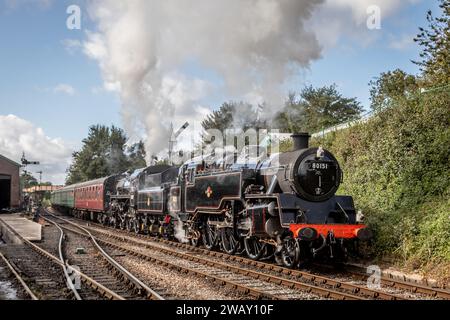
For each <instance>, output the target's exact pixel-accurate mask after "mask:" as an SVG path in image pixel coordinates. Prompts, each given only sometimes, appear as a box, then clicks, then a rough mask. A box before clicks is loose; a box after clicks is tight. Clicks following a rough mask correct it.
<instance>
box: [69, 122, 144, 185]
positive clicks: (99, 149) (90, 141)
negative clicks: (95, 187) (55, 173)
mask: <svg viewBox="0 0 450 320" xmlns="http://www.w3.org/2000/svg"><path fill="white" fill-rule="evenodd" d="M126 142H127V137H126V135H125V133H124V132H123V130H122V129H120V128H117V127H115V126H112V127H111V128H109V127H106V126H101V125H96V126H91V127H90V128H89V134H88V137H87V138H86V139H84V140H83V147H82V149H81V150H80V151H78V152H75V153H74V154H73V163H72V165H71V166H70V168H69V169H68V177H67V181H66V183H67V184H73V183H78V182H83V181H87V180H92V179H97V178H101V177H106V176H109V175H113V174H119V173H123V172H125V171H127V170H130V169H137V168H139V167H145V149H144V144H143V143H142V142H139V143H137V144H135V145H132V146H130V147H129V148H128V154H126V152H125V149H126V146H125V144H126Z"/></svg>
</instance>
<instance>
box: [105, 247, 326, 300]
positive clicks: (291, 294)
mask: <svg viewBox="0 0 450 320" xmlns="http://www.w3.org/2000/svg"><path fill="white" fill-rule="evenodd" d="M108 241H110V242H113V243H116V244H118V245H121V246H126V247H127V248H129V249H131V250H133V251H137V252H140V253H143V254H146V255H149V256H151V257H154V258H157V259H160V260H163V261H166V262H168V263H171V264H175V265H177V266H181V267H185V268H190V269H195V270H199V271H202V272H204V273H205V274H212V275H215V276H217V277H219V278H222V279H227V280H230V281H233V282H234V283H238V284H245V285H246V286H249V287H251V288H255V289H264V291H271V293H272V294H276V295H282V296H283V297H285V298H287V299H303V300H307V299H308V300H309V299H320V297H318V296H317V295H314V294H309V293H306V292H303V291H299V290H293V289H288V288H286V287H284V286H281V285H275V284H271V283H268V282H265V281H262V280H257V279H254V278H252V277H248V276H243V275H240V274H236V273H234V272H230V271H225V270H223V269H220V268H216V267H209V266H205V265H203V264H201V263H197V262H193V261H189V260H183V259H182V258H179V257H174V256H171V255H168V254H164V253H162V252H158V251H156V250H154V249H147V248H145V247H143V246H139V244H134V243H132V242H124V241H118V240H112V239H109V240H108ZM172 249H173V248H172ZM133 259H135V258H133ZM143 263H144V265H145V264H146V265H147V268H148V266H149V263H148V262H143ZM151 265H153V264H151ZM182 277H186V275H183V276H182ZM190 278H193V276H190ZM197 278H198V277H197ZM169 279H170V278H169ZM187 289H188V291H189V295H193V294H198V293H199V291H197V290H198V289H195V291H191V290H190V288H189V287H188V288H187ZM193 289H194V288H193ZM220 289H221V290H223V288H222V287H221V288H220ZM215 290H216V291H213V292H216V294H217V286H216V287H215ZM208 296H209V295H206V297H208ZM199 299H205V297H202V298H199ZM212 299H222V298H214V296H213V298H212Z"/></svg>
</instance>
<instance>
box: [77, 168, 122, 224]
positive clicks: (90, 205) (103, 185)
mask: <svg viewBox="0 0 450 320" xmlns="http://www.w3.org/2000/svg"><path fill="white" fill-rule="evenodd" d="M119 177H120V176H118V175H116V176H111V177H107V178H101V179H97V180H93V181H88V182H85V183H79V184H77V185H75V186H74V196H75V208H74V214H75V215H78V216H80V217H83V218H85V217H87V216H88V215H90V216H91V219H94V217H95V216H96V214H97V213H100V212H106V211H108V209H109V203H110V196H111V194H112V193H113V192H114V187H115V184H116V182H117V179H118V178H119Z"/></svg>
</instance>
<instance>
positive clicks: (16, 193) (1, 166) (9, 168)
mask: <svg viewBox="0 0 450 320" xmlns="http://www.w3.org/2000/svg"><path fill="white" fill-rule="evenodd" d="M0 175H7V176H11V206H12V207H18V206H19V205H20V178H19V175H20V167H19V166H17V165H15V164H13V163H12V162H9V161H8V160H5V159H3V158H0Z"/></svg>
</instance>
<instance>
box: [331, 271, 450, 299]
mask: <svg viewBox="0 0 450 320" xmlns="http://www.w3.org/2000/svg"><path fill="white" fill-rule="evenodd" d="M338 267H339V269H340V270H343V271H344V272H345V273H347V274H350V275H351V276H353V277H354V278H355V279H358V280H360V281H366V280H367V278H368V276H367V273H366V268H364V267H362V266H357V265H354V264H349V263H344V264H342V265H341V266H338ZM380 282H381V283H380V284H381V285H382V286H383V287H385V288H388V289H391V290H405V291H408V292H411V293H413V294H419V295H422V296H424V297H430V298H435V299H442V300H450V290H448V289H444V288H439V287H435V286H430V285H425V284H421V283H417V282H413V281H410V280H406V279H404V280H400V279H395V278H393V277H389V276H384V275H383V276H381V277H380Z"/></svg>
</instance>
